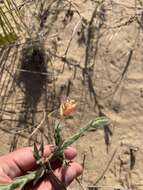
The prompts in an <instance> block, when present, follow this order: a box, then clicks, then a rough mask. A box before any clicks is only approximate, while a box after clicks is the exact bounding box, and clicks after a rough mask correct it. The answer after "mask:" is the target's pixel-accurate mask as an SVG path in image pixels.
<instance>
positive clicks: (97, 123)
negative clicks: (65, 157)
mask: <svg viewBox="0 0 143 190" xmlns="http://www.w3.org/2000/svg"><path fill="white" fill-rule="evenodd" d="M108 123H109V121H108V119H107V118H105V117H98V118H96V119H94V120H92V121H90V122H89V123H88V124H87V126H86V127H84V128H81V129H80V130H79V131H78V132H77V133H76V134H74V135H73V136H72V137H70V138H68V139H67V140H65V141H64V143H63V144H62V149H63V150H64V149H65V148H67V147H68V146H70V145H71V144H73V143H74V142H75V141H77V140H78V139H79V138H80V137H82V136H83V135H85V133H86V132H89V131H90V130H91V129H92V130H93V129H94V130H96V129H98V128H102V127H103V126H105V125H107V124H108Z"/></svg>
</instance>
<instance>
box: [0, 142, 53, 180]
mask: <svg viewBox="0 0 143 190" xmlns="http://www.w3.org/2000/svg"><path fill="white" fill-rule="evenodd" d="M52 151H53V146H51V145H46V146H45V148H44V156H45V157H47V156H49V155H50V154H51V152H52ZM0 166H1V167H2V169H4V171H5V173H6V174H7V175H8V176H9V177H10V178H12V179H13V178H15V177H17V176H20V175H22V174H23V173H25V172H26V171H29V170H32V169H33V168H34V167H35V166H36V161H35V158H34V157H33V149H32V147H26V148H21V149H19V150H16V151H14V152H12V153H9V154H7V155H5V156H2V157H0Z"/></svg>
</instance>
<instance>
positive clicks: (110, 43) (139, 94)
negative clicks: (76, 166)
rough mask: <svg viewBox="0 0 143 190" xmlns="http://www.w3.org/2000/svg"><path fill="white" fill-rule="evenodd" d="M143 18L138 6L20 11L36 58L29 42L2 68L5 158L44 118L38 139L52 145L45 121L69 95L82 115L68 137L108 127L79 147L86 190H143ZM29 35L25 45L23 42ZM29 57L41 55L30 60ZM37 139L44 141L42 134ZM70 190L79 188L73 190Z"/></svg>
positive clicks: (1, 147)
mask: <svg viewBox="0 0 143 190" xmlns="http://www.w3.org/2000/svg"><path fill="white" fill-rule="evenodd" d="M45 2H46V1H45ZM18 3H20V2H18ZM70 3H71V4H70ZM57 10H58V12H57ZM40 11H41V12H40ZM142 11H143V7H142V2H141V1H137V0H135V1H134V0H127V1H123V0H120V1H119V0H105V1H103V2H102V3H101V4H97V3H96V2H95V1H91V0H76V1H64V2H63V3H61V2H60V1H55V2H54V3H53V1H52V0H51V1H48V2H46V3H45V4H44V3H43V7H42V6H41V5H40V3H38V2H36V1H35V3H31V4H26V5H24V6H23V8H22V14H23V20H24V21H25V23H26V24H27V27H28V30H29V31H30V36H31V39H32V40H33V41H34V42H33V44H35V45H34V47H35V46H36V47H38V50H31V49H32V48H31V46H32V45H33V44H32V45H31V41H30V43H28V42H27V43H26V44H27V45H21V46H19V47H18V48H17V47H15V48H12V49H11V50H10V53H9V57H8V59H7V61H6V62H5V63H3V65H1V74H0V75H1V78H0V93H1V95H0V104H1V105H0V154H4V153H7V152H9V150H13V149H15V148H16V147H21V146H23V145H25V142H26V143H27V140H26V138H27V137H28V136H29V134H31V133H32V131H33V130H34V129H35V127H36V126H38V124H39V123H40V122H41V121H42V119H43V118H44V122H43V123H42V127H41V131H42V133H44V134H45V141H46V142H51V141H52V133H53V131H52V128H51V126H50V122H51V121H49V120H48V117H47V115H48V113H50V112H51V111H53V110H55V109H57V108H58V106H59V104H60V100H61V99H62V98H63V97H64V96H66V95H69V96H70V97H71V98H73V99H75V100H76V101H77V103H78V110H77V112H76V113H75V115H73V118H70V119H68V120H66V125H65V126H66V127H65V131H64V135H65V136H68V135H70V134H72V133H73V132H74V131H76V130H77V128H79V126H84V125H85V123H87V122H88V121H89V120H90V119H93V118H95V117H96V116H99V115H105V116H107V117H108V118H109V119H110V121H111V125H110V126H107V127H106V128H105V129H104V130H98V131H96V132H93V133H90V134H88V135H87V136H85V137H82V138H81V139H80V140H79V141H78V142H76V143H75V144H74V146H75V147H76V148H77V150H78V157H77V160H78V161H79V162H80V163H83V162H84V173H83V176H82V177H81V178H80V180H81V182H82V184H83V185H84V187H90V186H106V187H101V188H99V189H101V190H102V189H117V188H118V189H126V190H127V189H130V190H131V189H132V190H141V189H143V138H142V134H143V126H142V125H143V54H142V53H143V45H142V39H143V33H142V26H143V23H142V22H143V21H142ZM79 15H80V16H79ZM82 17H83V18H84V19H81V18H82ZM25 33H26V32H25ZM25 33H24V35H23V36H24V37H23V38H21V39H20V42H21V41H23V40H25V41H26V39H25V36H26V35H27V34H25ZM37 39H38V40H37ZM36 40H37V41H36ZM68 46H69V48H67V47H68ZM22 48H24V51H22ZM43 49H44V51H45V52H44V54H43ZM5 51H7V50H5ZM31 51H32V52H33V51H35V52H36V53H35V54H34V56H33V57H32V58H31V57H30V56H31V54H32V52H31ZM37 52H38V53H37ZM25 55H26V58H25ZM63 56H65V57H64V59H63ZM39 57H40V58H39ZM31 62H33V64H30V63H31ZM29 64H30V65H31V66H29ZM35 64H36V65H37V66H35ZM45 65H46V66H45ZM41 68H42V69H41ZM23 70H28V71H30V72H31V71H32V72H33V73H30V72H23ZM34 72H40V74H39V73H34ZM41 73H43V74H41ZM45 73H46V74H45ZM44 113H45V114H46V116H45V115H44ZM33 138H34V139H35V140H36V141H40V132H39V131H38V133H36V134H35V135H34V136H33ZM32 143H33V141H32V140H31V141H30V144H32ZM104 171H105V172H104ZM69 189H71V190H75V189H80V186H79V185H78V184H77V182H75V183H73V184H72V185H71V187H69ZM89 189H91V188H89ZM92 189H95V188H92Z"/></svg>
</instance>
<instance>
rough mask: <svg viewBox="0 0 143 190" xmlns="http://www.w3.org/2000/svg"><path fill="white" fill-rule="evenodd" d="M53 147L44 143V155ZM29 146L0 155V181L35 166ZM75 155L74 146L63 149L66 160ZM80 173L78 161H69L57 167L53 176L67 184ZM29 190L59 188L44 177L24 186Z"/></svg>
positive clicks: (54, 189)
mask: <svg viewBox="0 0 143 190" xmlns="http://www.w3.org/2000/svg"><path fill="white" fill-rule="evenodd" d="M52 149H53V147H52V146H51V145H46V146H45V148H44V157H48V156H49V155H50V154H51V153H52V151H53V150H52ZM32 150H33V149H32V148H31V147H26V148H22V149H19V150H16V151H14V152H12V153H9V154H7V155H4V156H1V157H0V183H8V182H11V181H12V180H13V179H14V178H15V177H19V176H21V175H24V174H26V172H27V171H31V170H33V169H34V168H36V161H35V159H34V157H33V152H32ZM76 155H77V151H76V149H74V148H71V147H69V148H67V149H66V150H65V151H64V156H65V158H66V159H67V160H73V159H74V158H75V157H76ZM81 173H82V167H81V165H79V164H78V163H76V162H74V161H71V163H70V165H69V166H67V167H66V168H63V167H59V168H57V169H56V170H55V171H54V174H55V176H56V177H57V178H58V179H59V180H60V181H61V182H64V184H66V186H68V185H69V184H70V183H71V182H72V181H73V180H74V179H75V178H76V177H78V176H79V175H80V174H81ZM26 189H30V190H59V189H60V187H58V185H57V184H54V183H51V180H49V179H48V177H47V178H44V179H43V180H42V181H41V182H40V183H39V184H37V185H36V186H34V187H30V188H26Z"/></svg>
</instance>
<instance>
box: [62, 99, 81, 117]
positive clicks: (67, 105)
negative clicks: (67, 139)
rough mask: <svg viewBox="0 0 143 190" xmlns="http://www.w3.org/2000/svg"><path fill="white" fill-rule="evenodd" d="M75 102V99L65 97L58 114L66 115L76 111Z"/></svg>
mask: <svg viewBox="0 0 143 190" xmlns="http://www.w3.org/2000/svg"><path fill="white" fill-rule="evenodd" d="M76 107H77V103H76V102H75V100H71V99H70V98H67V99H66V101H64V102H63V103H62V104H61V106H60V115H61V116H68V115H70V114H72V113H74V112H75V111H76Z"/></svg>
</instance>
